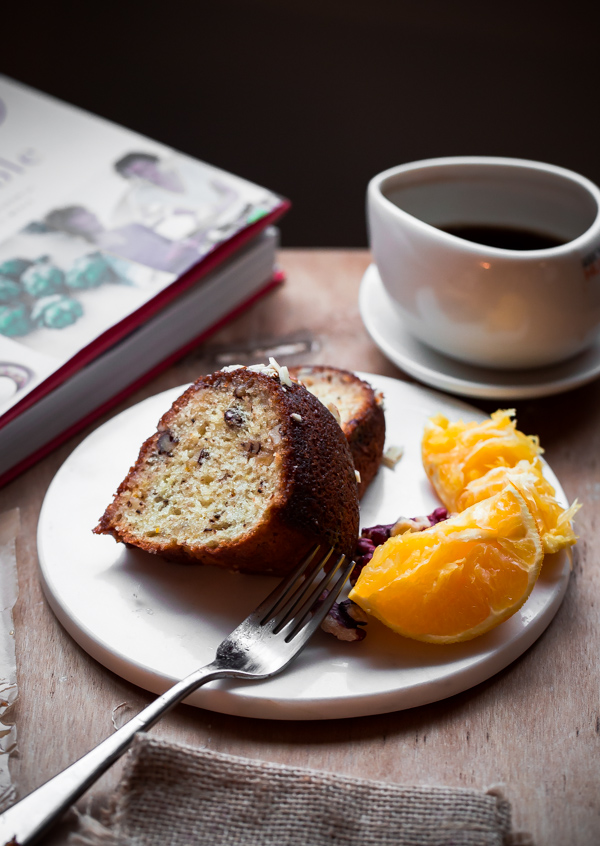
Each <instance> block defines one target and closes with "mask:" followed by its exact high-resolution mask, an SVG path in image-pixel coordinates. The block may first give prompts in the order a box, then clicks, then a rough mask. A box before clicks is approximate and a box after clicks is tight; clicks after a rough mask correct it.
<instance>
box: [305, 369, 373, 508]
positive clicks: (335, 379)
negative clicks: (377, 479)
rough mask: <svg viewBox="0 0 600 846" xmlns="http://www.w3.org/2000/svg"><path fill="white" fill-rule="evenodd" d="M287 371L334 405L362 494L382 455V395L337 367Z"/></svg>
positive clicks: (360, 493) (328, 403)
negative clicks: (357, 473) (358, 477)
mask: <svg viewBox="0 0 600 846" xmlns="http://www.w3.org/2000/svg"><path fill="white" fill-rule="evenodd" d="M289 372H290V376H291V377H292V379H298V380H299V381H300V382H301V383H302V384H303V385H305V387H307V388H308V390H309V391H310V392H311V393H313V394H314V395H315V396H316V397H317V398H318V399H320V400H321V402H322V403H323V404H324V405H326V406H330V404H333V405H334V406H335V410H337V412H338V413H339V416H340V421H339V422H340V426H341V427H342V431H343V432H344V434H345V435H346V438H347V440H348V444H349V446H350V451H351V453H352V458H353V459H354V466H355V467H356V469H357V470H358V472H359V474H360V483H359V485H358V495H359V498H360V497H362V496H363V494H364V493H365V491H366V490H367V487H368V486H369V484H370V482H371V481H372V480H373V477H374V476H375V474H376V473H377V471H378V469H379V465H380V464H381V458H382V456H383V446H384V443H385V416H384V413H383V397H382V395H381V394H380V393H376V392H375V391H374V390H373V388H372V387H371V385H369V384H368V382H365V381H364V380H363V379H359V378H358V376H356V375H355V374H354V373H350V372H349V371H348V370H340V369H338V368H336V367H325V366H322V365H310V366H308V365H307V366H304V367H290V368H289ZM332 410H333V409H332ZM335 410H333V411H334V414H335Z"/></svg>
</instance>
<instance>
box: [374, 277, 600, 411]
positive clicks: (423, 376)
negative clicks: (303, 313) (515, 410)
mask: <svg viewBox="0 0 600 846" xmlns="http://www.w3.org/2000/svg"><path fill="white" fill-rule="evenodd" d="M359 309H360V315H361V317H362V319H363V323H364V324H365V328H366V330H367V332H368V333H369V335H370V336H371V338H372V339H373V341H374V342H375V343H376V344H377V346H378V347H379V349H380V350H381V352H382V353H383V354H384V355H385V356H386V358H389V359H390V361H392V362H393V363H394V364H395V365H396V366H397V367H400V368H401V369H402V370H404V371H405V372H406V373H409V374H410V375H411V376H414V378H415V379H418V380H419V381H420V382H424V383H425V384H426V385H431V387H433V388H440V389H441V390H443V391H449V392H450V393H452V394H459V395H460V396H465V397H475V398H478V399H502V400H505V399H533V398H534V397H546V396H551V395H553V394H560V393H562V392H563V391H569V390H571V389H572V388H578V387H580V386H581V385H586V384H587V383H588V382H592V381H593V380H594V379H597V378H598V376H600V340H598V341H597V342H596V344H594V345H593V346H592V347H590V348H589V349H588V350H586V351H585V352H583V353H580V355H578V356H575V357H574V358H571V359H569V360H568V361H565V362H563V363H562V364H556V365H553V366H552V367H541V368H536V369H534V370H493V369H491V368H487V367H473V366H471V365H469V364H463V363H462V362H460V361H457V360H456V359H453V358H447V357H446V356H444V355H441V353H438V352H436V351H435V350H433V349H431V348H430V347H428V346H427V345H426V344H422V343H421V342H420V341H418V340H417V339H416V338H415V337H414V336H413V335H411V334H410V333H409V332H408V331H407V330H406V328H405V327H404V324H403V323H402V321H401V319H400V317H399V316H398V313H397V312H396V309H395V307H394V304H393V302H392V300H391V298H390V296H389V294H388V293H387V291H386V290H385V287H384V285H383V282H382V281H381V277H380V275H379V271H378V269H377V267H376V265H374V264H371V265H370V266H369V267H368V268H367V270H366V272H365V275H364V277H363V280H362V284H361V287H360V295H359Z"/></svg>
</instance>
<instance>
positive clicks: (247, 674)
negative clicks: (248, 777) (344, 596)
mask: <svg viewBox="0 0 600 846" xmlns="http://www.w3.org/2000/svg"><path fill="white" fill-rule="evenodd" d="M334 554H335V553H334V551H333V550H332V549H326V550H322V549H321V547H320V546H315V547H313V549H312V550H311V551H310V552H309V554H308V555H307V556H306V557H305V558H304V559H303V560H302V561H301V563H300V565H299V566H298V567H297V568H296V570H294V572H292V573H291V574H290V575H289V576H288V577H287V578H285V579H284V580H283V581H282V582H281V584H279V585H278V586H277V587H276V588H275V590H274V591H273V592H272V593H271V594H270V595H269V596H268V597H267V598H266V599H265V601H264V602H262V603H261V604H260V605H259V606H258V608H257V609H256V610H255V611H253V612H252V614H250V616H249V617H247V618H246V619H245V620H244V622H243V623H241V624H240V625H239V626H238V627H237V629H235V630H234V631H233V632H232V633H231V634H230V635H229V637H227V638H225V640H224V641H223V642H222V643H221V644H220V645H219V647H218V648H217V654H216V656H215V659H214V661H212V662H211V663H210V664H207V665H206V666H205V667H200V669H198V670H195V672H193V673H191V674H190V675H189V676H186V678H184V679H183V680H182V681H180V682H178V683H177V684H175V685H173V687H171V688H170V689H169V690H167V691H166V692H165V693H163V694H162V696H159V697H158V699H156V700H155V701H154V702H152V703H151V704H150V705H148V707H147V708H144V710H143V711H141V712H140V713H139V714H138V715H137V716H136V717H133V719H131V720H130V721H129V722H128V723H126V724H125V725H124V726H123V727H122V728H120V729H119V730H118V731H117V732H115V734H113V735H111V736H110V737H108V738H107V739H106V740H104V741H102V743H100V744H99V745H98V746H96V748H95V749H92V751H91V752H88V753H87V755H84V756H83V758H80V759H79V761H77V762H76V763H74V764H71V766H70V767H68V768H67V769H66V770H63V772H62V773H59V774H58V775H56V776H54V778H52V779H50V781H47V782H46V784H43V785H42V786H41V787H39V788H38V789H37V790H34V791H33V793H30V794H29V796H26V797H25V798H24V799H22V800H21V801H20V802H17V804H16V805H13V807H12V808H9V809H8V811H5V812H4V814H2V815H1V816H0V844H2V846H6V844H13V843H16V844H19V846H28V844H31V843H35V842H36V841H37V840H38V839H39V838H40V837H41V836H42V835H43V834H45V833H46V832H47V831H48V830H49V829H50V828H51V826H52V825H53V824H54V823H55V822H56V821H57V820H58V819H59V818H60V817H61V816H62V814H63V813H64V812H65V811H66V810H67V809H68V808H69V807H70V806H71V805H72V804H73V803H74V802H76V801H77V799H79V797H80V796H81V795H82V794H83V793H85V791H86V790H87V789H88V788H89V787H90V786H91V785H92V784H93V783H94V782H95V781H96V780H97V779H98V778H99V777H100V776H101V775H102V773H104V772H105V771H106V770H107V769H108V768H109V767H110V766H111V765H112V764H113V763H114V762H115V761H116V760H117V759H118V758H120V757H121V755H122V754H123V753H124V752H125V751H126V749H127V748H128V747H129V746H130V744H131V742H132V741H133V739H134V737H135V735H136V734H137V733H138V732H143V731H146V730H147V729H149V728H151V727H152V726H153V725H154V723H156V722H157V720H159V719H160V717H162V716H163V714H165V713H166V712H167V711H169V710H170V709H171V708H173V707H174V706H175V705H177V704H178V703H179V702H181V701H182V700H183V699H185V698H186V696H188V695H189V694H190V693H192V692H193V691H194V690H196V689H197V688H198V687H200V685H203V684H206V682H210V681H213V680H214V679H222V678H237V679H266V678H269V677H270V676H273V675H275V674H276V673H279V672H281V670H283V669H284V668H285V667H287V665H288V664H289V663H290V662H291V661H292V659H293V658H295V657H296V655H298V653H299V652H300V651H301V649H302V648H303V647H304V646H305V645H306V643H307V641H308V639H309V638H310V636H311V635H312V634H313V632H314V631H315V629H317V628H318V626H319V625H320V624H321V623H322V621H323V619H324V618H325V616H326V614H327V612H328V611H329V609H330V608H331V606H332V605H333V603H334V602H335V600H336V599H337V597H338V596H339V594H340V591H341V590H342V588H343V586H344V584H345V582H346V580H347V578H348V576H349V575H350V572H351V571H352V567H353V566H354V563H353V562H352V561H346V557H345V556H344V555H339V556H337V558H336V559H335V563H334V564H333V565H332V566H331V568H330V570H329V571H328V572H324V566H325V564H326V563H327V562H328V561H329V560H330V559H331V557H332V555H334ZM13 838H14V840H13Z"/></svg>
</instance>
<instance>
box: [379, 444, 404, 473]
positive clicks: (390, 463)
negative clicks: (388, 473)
mask: <svg viewBox="0 0 600 846" xmlns="http://www.w3.org/2000/svg"><path fill="white" fill-rule="evenodd" d="M403 455H404V447H401V446H390V447H388V448H387V449H386V451H385V452H384V453H383V458H382V459H381V463H382V464H385V466H386V467H389V468H390V470H393V469H394V468H395V466H396V464H397V463H398V462H399V461H400V459H401V458H402V456H403Z"/></svg>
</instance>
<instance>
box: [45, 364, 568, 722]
mask: <svg viewBox="0 0 600 846" xmlns="http://www.w3.org/2000/svg"><path fill="white" fill-rule="evenodd" d="M359 375H361V376H362V377H363V378H366V379H367V380H368V381H369V382H371V384H372V385H373V386H374V387H375V388H376V389H380V390H382V391H383V392H384V394H385V409H386V420H387V446H390V445H395V446H403V447H404V455H403V457H402V459H401V460H400V461H399V462H398V464H397V465H396V467H395V469H394V470H390V469H388V468H387V467H382V468H381V469H380V471H379V473H378V475H377V477H376V478H375V480H374V481H373V483H372V484H371V486H370V488H369V490H368V492H367V494H366V496H365V497H364V499H363V502H362V504H361V525H362V526H363V527H364V526H372V525H374V524H376V523H390V522H392V521H393V520H395V519H396V518H397V517H399V516H400V515H405V516H414V515H418V514H427V513H429V512H431V511H432V510H433V508H435V507H437V506H438V505H439V502H438V500H437V498H436V496H435V495H434V493H433V491H432V489H431V487H430V485H429V482H428V481H427V478H426V476H425V473H424V471H423V469H422V466H421V458H420V441H421V436H422V431H423V424H424V422H425V420H426V418H427V417H429V416H430V415H432V414H435V413H436V412H442V413H444V414H446V415H449V416H451V417H453V418H457V417H461V416H462V417H465V418H467V419H482V417H483V416H484V415H483V414H482V413H481V412H480V411H478V410H477V409H474V408H471V407H470V406H468V405H465V404H463V403H461V402H459V401H457V400H452V399H449V398H448V397H445V396H443V395H441V394H436V393H434V392H432V391H429V390H425V389H423V388H420V387H417V386H415V385H409V384H407V383H404V382H400V381H397V380H395V379H389V378H385V377H383V376H372V375H369V374H359ZM182 390H183V389H182V388H177V389H174V390H170V391H165V392H164V393H162V394H159V395H157V396H155V397H151V398H149V399H147V400H145V401H144V402H141V403H139V405H136V406H133V407H132V408H130V409H128V410H127V411H124V412H123V413H122V414H119V415H118V416H116V417H114V418H112V419H111V420H109V421H108V422H107V423H105V424H103V425H102V426H100V427H99V428H98V429H97V430H96V431H95V432H93V433H92V434H91V435H90V436H89V437H88V438H86V440H85V441H83V442H82V443H81V444H80V445H79V447H78V448H77V449H76V450H75V451H74V452H73V453H72V454H71V455H70V456H69V458H68V459H67V460H66V462H65V463H64V464H63V466H62V467H61V468H60V470H59V471H58V473H57V474H56V476H55V478H54V480H53V482H52V484H51V485H50V488H49V489H48V492H47V494H46V498H45V500H44V504H43V507H42V512H41V516H40V521H39V526H38V552H39V561H40V568H41V575H42V581H43V585H44V590H45V593H46V596H47V598H48V601H49V602H50V605H51V606H52V608H53V610H54V612H55V613H56V615H57V617H58V619H59V620H60V622H61V623H62V624H63V626H64V627H65V628H66V630H67V631H68V632H69V633H70V634H71V635H72V637H73V638H74V639H75V640H76V641H77V642H78V643H79V644H80V645H81V646H82V647H83V648H84V649H85V650H86V651H87V652H88V653H89V654H90V655H91V656H93V657H94V658H95V659H97V660H98V661H99V662H100V663H101V664H103V665H104V666H105V667H108V668H109V669H110V670H112V671H113V672H115V673H117V674H118V675H120V676H122V677H123V678H125V679H128V680H129V681H131V682H134V683H135V684H137V685H139V686H140V687H143V688H145V689H147V690H151V691H154V692H155V693H160V692H162V691H163V690H165V689H166V688H167V687H168V686H170V685H171V684H172V683H173V682H175V681H176V680H178V679H180V678H182V677H183V676H185V675H187V674H188V673H190V672H191V671H192V670H194V669H196V668H197V667H199V666H202V665H204V664H207V663H209V662H210V661H211V660H212V659H213V658H214V654H215V649H216V647H217V645H218V644H219V643H220V642H221V640H222V639H223V638H224V637H225V636H226V635H228V634H229V632H230V631H232V630H233V629H234V628H235V627H236V626H237V625H238V623H240V622H241V621H242V620H243V619H244V618H245V617H246V616H247V615H248V614H249V613H250V611H252V610H253V609H254V607H255V606H256V605H258V603H259V602H260V601H261V600H262V599H263V598H264V597H265V596H266V595H267V593H268V592H269V591H270V590H271V589H272V587H273V586H274V585H275V584H276V580H275V579H274V578H273V577H266V576H264V577H263V576H248V575H241V574H236V573H229V572H224V571H221V570H219V569H217V568H213V567H195V566H193V565H178V564H173V563H169V562H167V561H164V560H162V559H161V558H159V557H157V556H152V555H149V554H147V553H144V552H142V551H140V550H136V549H128V548H127V547H125V546H124V545H123V544H117V543H115V541H114V540H113V538H112V537H109V536H106V535H94V534H93V533H92V529H93V527H94V526H95V525H96V523H97V522H98V519H99V518H100V516H101V515H102V513H103V512H104V509H105V507H106V506H107V505H108V503H109V502H110V501H111V499H112V495H113V493H114V491H115V490H116V488H117V486H118V485H119V483H120V482H121V480H122V479H123V478H124V476H125V475H126V473H127V471H128V469H129V466H130V465H131V464H132V463H133V461H134V460H135V458H136V456H137V453H138V450H139V447H140V446H141V444H142V441H143V440H144V439H145V438H146V437H148V436H149V435H150V434H152V432H153V431H155V427H156V423H157V421H158V419H159V417H160V416H161V415H162V414H163V412H164V411H166V410H167V409H168V408H169V406H170V405H171V403H172V402H173V400H174V399H175V398H176V397H177V396H178V395H179V394H180V393H181V391H182ZM548 477H549V479H550V481H551V482H552V484H554V485H555V486H556V487H557V490H558V494H559V496H560V497H561V498H563V499H564V494H563V493H562V491H561V489H560V487H559V485H558V482H557V480H556V478H555V476H554V475H553V473H552V472H551V471H550V470H549V469H548ZM568 579H569V562H568V559H567V556H566V554H558V555H556V556H550V557H548V558H547V559H546V561H545V562H544V566H543V568H542V574H541V576H540V578H539V580H538V582H537V584H536V586H535V588H534V590H533V592H532V594H531V596H530V597H529V599H528V600H527V602H526V603H525V605H524V606H523V608H522V609H521V610H520V611H519V612H517V613H516V614H515V615H514V616H513V617H511V619H510V620H507V621H506V622H505V623H503V624H502V625H501V626H498V627H497V628H496V629H494V630H493V631H491V632H489V633H488V634H486V635H484V636H482V637H480V638H477V639H476V640H472V641H470V642H467V643H462V644H453V645H449V646H439V645H432V644H426V643H419V642H417V641H411V640H408V639H405V638H403V637H400V636H399V635H396V634H394V633H393V632H392V631H391V630H390V629H387V628H386V627H385V626H383V625H382V624H380V623H379V622H378V621H376V620H371V621H370V622H369V624H368V626H367V637H366V638H365V640H363V641H361V642H354V643H343V642H341V641H338V640H336V639H335V638H333V637H332V636H331V635H326V634H325V633H323V632H317V634H316V635H315V636H314V637H313V638H312V640H311V642H310V644H309V645H308V647H307V648H306V649H305V650H304V652H303V653H302V654H301V655H300V656H299V657H298V658H297V659H296V661H294V663H293V664H292V665H291V666H290V667H289V668H288V669H287V670H286V671H285V672H284V673H282V674H281V675H279V676H275V677H274V678H272V679H269V680H266V681H261V682H252V683H248V682H236V681H217V682H212V683H211V684H209V685H207V686H205V687H203V688H200V689H199V690H198V691H197V692H196V693H194V694H193V695H192V696H191V697H190V699H189V700H188V701H189V702H190V703H191V704H193V705H198V706H200V707H202V708H207V709H209V710H213V711H220V712H222V713H227V714H236V715H240V716H246V717H263V718H268V719H280V720H304V719H306V720H310V719H333V718H338V717H356V716H364V715H367V714H379V713H385V712H388V711H395V710H400V709H403V708H412V707H413V706H415V705H423V704H425V703H428V702H433V701H436V700H438V699H444V698H445V697H447V696H452V695H453V694H455V693H459V692H460V691H463V690H466V689H467V688H470V687H472V686H473V685H476V684H478V683H479V682H481V681H483V680H484V679H487V678H489V677H490V676H492V675H493V674H494V673H497V672H498V671H499V670H501V669H502V668H503V667H505V666H506V665H507V664H510V662H511V661H514V659H515V658H517V657H518V656H519V655H521V654H522V653H523V652H524V651H525V650H526V649H527V648H528V647H529V646H531V644H532V643H533V642H534V641H535V640H536V639H537V638H538V637H539V636H540V634H541V633H542V632H543V630H544V629H545V628H546V626H547V625H548V623H549V622H550V621H551V619H552V617H553V616H554V614H555V613H556V611H557V609H558V607H559V606H560V603H561V601H562V598H563V595H564V593H565V590H566V587H567V582H568Z"/></svg>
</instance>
